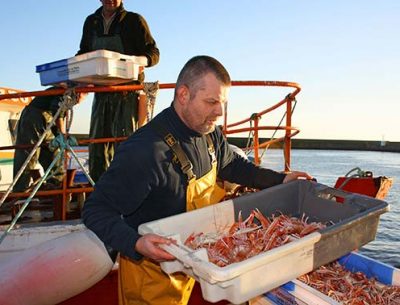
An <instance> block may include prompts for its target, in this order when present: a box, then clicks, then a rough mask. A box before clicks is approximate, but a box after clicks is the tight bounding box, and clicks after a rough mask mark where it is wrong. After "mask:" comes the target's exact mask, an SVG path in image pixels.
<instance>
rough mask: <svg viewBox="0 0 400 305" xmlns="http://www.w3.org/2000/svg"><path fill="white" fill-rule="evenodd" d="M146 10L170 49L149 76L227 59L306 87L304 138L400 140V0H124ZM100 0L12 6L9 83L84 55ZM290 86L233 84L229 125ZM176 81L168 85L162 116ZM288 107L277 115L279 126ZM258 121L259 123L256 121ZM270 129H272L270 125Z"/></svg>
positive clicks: (32, 79)
mask: <svg viewBox="0 0 400 305" xmlns="http://www.w3.org/2000/svg"><path fill="white" fill-rule="evenodd" d="M123 3H124V5H125V8H126V9H127V10H129V11H134V12H137V13H139V14H141V15H142V16H144V17H145V19H146V20H147V22H148V24H149V26H150V29H151V32H152V35H153V37H154V38H155V40H156V42H157V45H158V47H159V49H160V54H161V56H160V62H159V64H158V65H156V66H154V67H151V68H148V69H146V81H149V82H150V81H151V82H152V81H159V82H160V83H174V82H175V81H176V78H177V75H178V73H179V71H180V69H181V68H182V67H183V65H184V64H185V62H186V61H187V60H189V59H190V58H191V57H193V56H195V55H200V54H205V55H210V56H213V57H215V58H217V59H218V60H219V61H221V62H222V63H223V64H224V66H225V67H226V68H227V70H228V71H229V73H230V75H231V78H232V79H233V80H268V81H290V82H296V83H298V84H300V86H301V87H302V90H301V92H300V93H299V94H298V95H297V105H296V109H295V112H294V115H293V119H292V124H293V125H294V126H296V127H298V128H299V129H300V133H299V134H298V135H297V136H296V138H303V139H345V140H374V141H375V140H376V141H381V140H386V141H397V142H398V141H400V123H399V121H400V120H399V118H398V117H399V113H400V97H399V94H398V92H399V89H400V87H399V84H400V18H399V16H400V1H399V0H380V1H376V0H351V1H349V0H335V1H324V0H320V1H315V0H302V1H295V0H292V1H289V0H280V1H267V0H257V1H235V0H201V1H195V0H186V1H184V0H180V1H178V0H171V1H166V0H152V1H134V0H124V1H123ZM100 5H101V3H100V1H99V0H68V1H66V0H57V1H55V0H40V1H37V0H13V1H4V3H2V5H1V10H0V33H1V36H0V39H1V40H0V45H1V47H0V60H1V61H0V63H1V64H0V86H1V87H10V88H16V89H21V90H26V91H36V90H42V89H45V87H43V86H41V84H40V79H39V75H38V74H37V73H36V72H35V68H36V66H37V65H41V64H44V63H49V62H52V61H56V60H59V59H64V58H69V57H72V56H74V55H75V53H76V52H77V50H78V48H79V42H80V39H81V35H82V26H83V22H84V20H85V18H86V17H87V16H88V15H89V14H91V13H93V12H94V11H95V10H96V9H97V8H98V7H100ZM289 92H290V90H289V91H288V90H282V89H279V88H247V89H242V88H240V89H238V88H232V90H231V94H230V98H229V104H228V105H229V108H228V111H229V116H228V120H229V122H235V121H238V120H242V119H245V118H247V117H249V116H250V115H251V114H252V113H256V112H259V111H262V110H264V109H266V108H268V107H270V106H272V105H273V104H275V103H277V102H278V101H280V100H281V99H283V98H284V97H285V95H286V94H287V93H289ZM172 97H173V92H172V90H166V91H163V92H161V93H160V94H159V96H158V99H157V103H156V108H155V113H158V112H160V111H161V110H162V109H164V108H166V107H168V106H169V105H170V103H171V101H172ZM91 103H92V96H89V97H88V98H87V99H86V100H85V101H84V102H83V103H82V104H81V105H78V106H75V107H74V122H73V126H72V132H76V133H87V132H88V130H89V124H90V111H91ZM282 115H283V112H279V113H277V114H274V115H266V116H264V117H263V118H262V121H261V122H262V124H263V125H277V124H278V122H279V120H280V118H281V116H282ZM247 126H248V125H247ZM265 136H270V134H265Z"/></svg>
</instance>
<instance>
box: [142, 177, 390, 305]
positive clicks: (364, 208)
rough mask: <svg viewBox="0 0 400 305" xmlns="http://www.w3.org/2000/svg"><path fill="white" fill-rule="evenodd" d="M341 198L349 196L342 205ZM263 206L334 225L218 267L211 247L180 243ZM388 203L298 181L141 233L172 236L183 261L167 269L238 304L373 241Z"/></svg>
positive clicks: (211, 296)
mask: <svg viewBox="0 0 400 305" xmlns="http://www.w3.org/2000/svg"><path fill="white" fill-rule="evenodd" d="M337 198H341V199H343V201H344V202H343V203H338V202H337V201H336V199H337ZM255 208H258V209H259V210H260V211H261V212H262V213H263V214H264V215H265V216H271V215H272V214H278V213H283V214H286V215H291V216H295V217H301V216H302V215H303V214H305V215H306V216H308V217H309V220H310V221H320V222H323V223H327V222H332V223H334V224H332V225H330V226H329V227H327V228H325V229H322V230H320V231H318V232H314V233H312V234H310V235H308V236H306V237H303V238H301V239H299V240H296V241H293V242H291V243H288V244H286V245H283V246H280V247H278V248H275V249H272V250H270V251H267V252H264V253H261V254H259V255H257V256H254V257H252V258H249V259H247V260H245V261H242V262H239V263H235V264H231V265H228V266H226V267H218V266H216V265H214V264H212V263H210V262H209V261H208V258H207V253H206V250H205V249H200V250H197V251H193V250H190V249H188V248H187V247H185V246H183V245H181V244H180V243H181V242H182V241H184V240H186V238H187V237H188V236H189V235H190V234H191V233H199V232H204V233H211V232H217V231H224V230H226V229H227V228H229V227H230V226H231V225H232V224H233V222H234V221H235V220H236V219H237V215H238V213H239V212H240V211H241V213H242V215H243V217H247V216H248V215H249V214H250V212H251V211H252V210H253V209H255ZM388 209H389V206H388V204H387V203H386V202H384V201H381V200H377V199H374V198H371V197H367V196H363V195H358V194H351V193H347V192H344V191H340V190H336V189H333V188H330V187H328V186H325V185H322V184H318V183H315V182H310V181H305V180H298V181H294V182H291V183H288V184H282V185H279V186H275V187H273V188H269V189H266V190H263V191H260V192H257V193H252V194H249V195H246V196H242V197H239V198H236V199H234V200H229V201H225V202H222V203H220V204H216V205H213V206H210V207H206V208H203V209H199V210H195V211H191V212H188V213H183V214H180V215H175V216H172V217H168V218H164V219H160V220H157V221H153V222H149V223H146V224H142V225H141V226H140V227H139V233H140V234H145V233H155V234H159V235H163V236H171V237H174V238H175V239H177V240H178V246H175V245H172V246H167V247H166V249H167V251H169V252H170V253H172V254H173V255H175V257H177V260H175V261H172V262H165V263H162V265H161V266H162V268H163V270H164V271H165V272H167V273H173V272H177V271H183V272H185V273H187V274H188V275H190V276H193V277H194V278H195V279H196V280H197V281H199V282H200V285H201V289H202V293H203V297H204V298H205V299H206V300H208V301H211V302H216V301H219V300H223V299H226V300H228V301H230V302H231V303H234V304H239V303H242V302H245V301H247V300H249V299H251V298H253V297H256V296H259V295H262V294H263V293H265V292H267V291H270V290H272V289H274V288H276V287H278V286H280V285H282V284H284V283H286V282H288V281H290V280H292V279H295V278H297V277H298V276H300V275H302V274H305V273H308V272H310V271H312V270H313V269H315V268H317V267H319V266H321V265H324V264H327V263H329V262H331V261H334V260H336V259H337V258H339V257H341V256H342V255H345V254H347V253H349V252H351V251H352V250H354V249H357V248H359V247H361V246H362V245H364V244H366V243H368V242H370V241H372V240H373V239H374V238H375V234H376V231H377V227H378V223H379V217H380V215H381V214H382V213H384V212H386V211H388Z"/></svg>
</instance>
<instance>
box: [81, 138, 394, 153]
mask: <svg viewBox="0 0 400 305" xmlns="http://www.w3.org/2000/svg"><path fill="white" fill-rule="evenodd" d="M74 136H75V137H76V138H77V139H78V140H87V139H88V135H87V134H74ZM247 140H248V139H247V138H245V137H243V138H241V137H228V142H229V143H231V144H233V145H236V146H238V147H242V148H243V147H246V145H247ZM267 140H268V139H265V138H260V143H262V142H265V141H267ZM282 147H283V143H274V144H272V145H271V146H270V147H269V148H282ZM292 149H325V150H363V151H387V152H400V142H390V141H360V140H314V139H292Z"/></svg>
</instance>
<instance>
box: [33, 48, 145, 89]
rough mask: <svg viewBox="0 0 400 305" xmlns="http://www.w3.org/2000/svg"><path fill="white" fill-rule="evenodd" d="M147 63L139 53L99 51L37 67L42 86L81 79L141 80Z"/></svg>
mask: <svg viewBox="0 0 400 305" xmlns="http://www.w3.org/2000/svg"><path fill="white" fill-rule="evenodd" d="M141 65H143V63H142V62H141V61H140V59H139V58H138V57H136V56H128V55H123V54H120V53H117V52H112V51H108V50H97V51H93V52H89V53H85V54H81V55H77V56H75V57H71V58H67V59H62V60H58V61H54V62H50V63H46V64H43V65H39V66H36V72H37V73H39V74H40V83H41V84H42V85H44V86H45V85H53V84H58V83H62V82H68V81H72V82H77V83H87V84H95V85H116V84H121V83H125V82H129V81H132V80H137V79H138V75H139V69H140V66H141Z"/></svg>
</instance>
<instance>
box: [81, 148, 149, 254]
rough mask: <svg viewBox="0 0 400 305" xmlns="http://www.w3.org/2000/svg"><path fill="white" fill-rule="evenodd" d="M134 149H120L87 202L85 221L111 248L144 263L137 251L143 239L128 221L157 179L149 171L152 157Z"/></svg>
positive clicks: (83, 216)
mask: <svg viewBox="0 0 400 305" xmlns="http://www.w3.org/2000/svg"><path fill="white" fill-rule="evenodd" d="M133 148H134V145H126V144H125V143H123V144H121V145H120V147H119V149H118V152H117V154H116V155H115V158H114V160H113V162H112V163H111V166H110V167H109V169H108V170H107V171H106V172H105V173H104V174H103V175H102V177H101V178H100V180H99V181H98V182H97V184H96V186H95V190H94V192H93V193H92V194H91V195H90V197H89V199H88V200H87V201H86V203H85V205H84V207H83V211H82V218H83V222H84V224H85V225H86V226H87V227H88V228H89V229H91V230H92V231H93V232H94V233H96V235H97V236H98V237H99V238H100V239H101V240H102V241H103V242H104V243H105V244H106V245H107V246H109V247H111V248H113V249H114V250H117V251H119V252H121V253H122V254H123V255H126V256H128V257H131V258H133V259H140V258H141V255H140V254H139V253H137V252H136V251H135V249H134V247H135V244H136V241H137V240H138V239H139V238H140V235H139V234H138V232H137V230H136V229H135V228H133V227H131V226H129V225H128V224H127V223H126V221H125V220H124V217H125V216H127V215H131V214H132V213H134V212H135V210H136V209H137V208H138V207H139V206H140V205H141V204H142V202H143V200H144V198H146V197H147V195H148V193H149V192H150V184H151V182H150V181H151V179H153V178H152V173H151V172H149V170H148V168H150V167H149V166H148V164H147V161H146V160H148V159H149V158H148V156H147V157H146V156H145V155H144V153H145V152H143V151H141V150H138V149H133ZM146 168H147V170H146Z"/></svg>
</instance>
